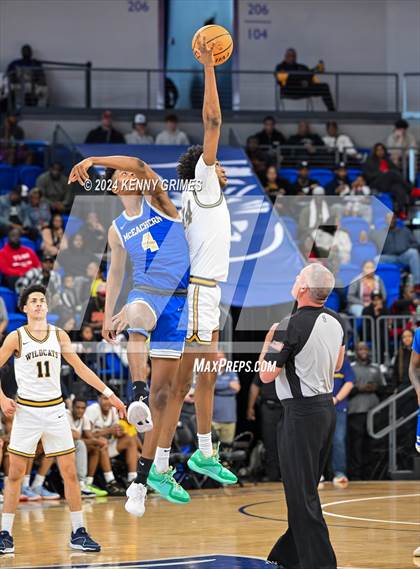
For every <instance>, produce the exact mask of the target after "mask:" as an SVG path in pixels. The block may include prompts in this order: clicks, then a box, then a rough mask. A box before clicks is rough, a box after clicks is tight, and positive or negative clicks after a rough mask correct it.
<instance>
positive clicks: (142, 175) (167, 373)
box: [69, 156, 190, 516]
mask: <svg viewBox="0 0 420 569" xmlns="http://www.w3.org/2000/svg"><path fill="white" fill-rule="evenodd" d="M96 165H100V166H104V167H106V168H107V171H106V177H107V179H109V180H111V181H112V184H113V191H115V193H117V194H119V196H120V199H121V201H122V203H123V206H124V211H123V212H122V214H121V215H119V216H118V217H117V218H116V219H115V220H114V221H113V224H112V226H111V227H110V229H109V232H108V243H109V246H110V248H111V265H110V269H109V271H108V277H107V295H106V303H105V321H104V326H103V337H104V338H105V339H106V340H107V341H109V342H113V341H115V328H116V327H115V323H114V322H113V314H114V309H115V305H116V302H117V300H118V295H119V293H120V291H121V287H122V282H123V278H124V273H125V267H126V260H127V258H129V259H130V261H131V266H132V272H133V274H132V276H133V289H132V290H131V292H130V293H129V296H128V300H127V305H126V308H125V318H126V320H127V323H128V332H129V342H128V361H129V367H130V372H131V378H132V381H133V392H134V399H135V401H134V402H133V403H132V404H131V405H130V407H129V412H128V413H127V417H128V420H129V421H130V422H131V423H133V424H135V425H136V426H137V427H138V430H139V431H143V432H145V439H144V444H143V451H142V457H141V458H140V460H139V464H138V471H137V477H136V479H135V481H134V482H133V483H132V484H131V485H130V487H129V488H128V490H127V496H128V501H127V503H126V510H127V511H128V512H130V513H133V514H135V515H137V516H141V515H143V513H144V499H145V496H146V481H147V480H148V477H149V484H150V482H152V483H153V475H154V470H153V469H152V464H153V460H154V459H155V460H156V461H157V462H158V461H159V459H160V457H159V456H158V453H159V449H158V452H157V453H156V448H157V444H158V439H159V435H160V434H161V432H163V433H165V430H168V429H169V430H171V429H172V424H173V423H174V421H175V423H176V421H177V419H178V417H177V416H176V417H172V412H171V411H167V403H168V400H169V399H170V398H172V397H177V398H179V394H178V393H175V392H176V391H177V390H179V389H180V387H179V386H178V384H177V383H176V377H177V372H178V366H179V361H180V358H181V356H182V353H183V350H184V342H185V337H186V332H187V324H188V310H187V307H186V306H185V304H186V300H187V289H188V283H189V265H190V260H189V250H188V245H187V241H186V238H185V233H184V228H183V225H182V220H181V218H180V216H179V214H178V212H177V209H176V207H175V206H174V205H173V203H172V202H171V200H170V199H169V197H168V194H167V192H165V191H164V190H163V188H162V187H161V183H160V178H159V177H158V176H157V174H156V173H155V172H154V171H153V170H152V169H151V168H150V167H149V166H148V165H147V164H145V163H144V162H143V161H141V160H139V159H137V158H132V157H126V156H107V157H99V158H87V159H85V160H83V161H82V162H80V163H79V164H77V165H76V166H75V167H74V168H73V170H72V172H71V173H70V177H69V181H70V182H72V181H78V182H79V183H81V184H84V182H86V180H87V179H88V177H89V175H88V169H89V168H90V167H91V166H96ZM138 182H153V183H151V184H146V183H142V184H140V183H138ZM142 194H145V195H142ZM184 308H185V309H184ZM148 337H150V356H151V358H152V381H151V390H150V397H149V399H148V402H149V405H150V410H151V415H150V413H149V408H148V407H147V405H146V404H145V402H146V401H147V390H146V378H147V374H146V366H147V346H146V340H147V338H148ZM152 419H153V429H152ZM155 453H156V457H155ZM153 468H154V467H153ZM149 474H150V476H149ZM165 488H166V493H167V495H166V497H167V499H169V500H170V501H173V502H176V503H185V502H188V501H189V500H190V498H189V495H188V493H187V492H186V491H185V490H183V488H182V487H181V486H179V485H178V484H177V483H176V481H175V479H174V477H173V470H172V469H170V470H169V471H168V472H166V473H165ZM139 504H140V505H141V507H139Z"/></svg>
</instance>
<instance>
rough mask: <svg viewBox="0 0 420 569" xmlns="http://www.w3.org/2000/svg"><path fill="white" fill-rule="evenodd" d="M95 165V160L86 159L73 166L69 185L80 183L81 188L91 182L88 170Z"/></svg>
mask: <svg viewBox="0 0 420 569" xmlns="http://www.w3.org/2000/svg"><path fill="white" fill-rule="evenodd" d="M92 165H93V160H92V159H91V158H85V159H84V160H82V161H81V162H79V163H78V164H76V166H73V168H72V169H71V172H70V175H69V181H68V183H69V184H71V183H72V182H79V184H80V185H81V186H83V184H84V183H85V182H86V180H89V174H88V170H89V168H90V167H91V166H92Z"/></svg>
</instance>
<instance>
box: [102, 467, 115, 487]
mask: <svg viewBox="0 0 420 569" xmlns="http://www.w3.org/2000/svg"><path fill="white" fill-rule="evenodd" d="M104 476H105V482H106V483H107V484H109V483H110V482H113V481H114V480H115V476H114V473H113V472H112V470H110V471H109V472H104Z"/></svg>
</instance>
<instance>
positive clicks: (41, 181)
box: [36, 162, 73, 213]
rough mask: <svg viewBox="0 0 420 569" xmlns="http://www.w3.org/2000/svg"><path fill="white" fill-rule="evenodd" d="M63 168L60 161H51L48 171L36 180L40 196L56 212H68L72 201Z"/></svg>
mask: <svg viewBox="0 0 420 569" xmlns="http://www.w3.org/2000/svg"><path fill="white" fill-rule="evenodd" d="M63 169H64V168H63V165H62V164H61V163H60V162H53V163H52V164H51V166H50V167H49V169H48V171H47V172H44V173H43V174H41V175H40V176H38V178H37V180H36V187H37V188H39V189H40V190H41V192H42V197H43V198H44V199H45V200H47V202H48V203H49V204H50V207H51V209H52V211H53V212H56V213H68V212H69V211H70V208H71V204H72V203H73V194H72V191H71V187H70V186H69V185H68V183H67V177H66V176H65V175H64V174H63Z"/></svg>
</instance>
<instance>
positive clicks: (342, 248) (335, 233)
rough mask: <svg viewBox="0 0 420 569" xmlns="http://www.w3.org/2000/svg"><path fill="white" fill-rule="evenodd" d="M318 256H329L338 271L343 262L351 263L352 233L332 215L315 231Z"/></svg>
mask: <svg viewBox="0 0 420 569" xmlns="http://www.w3.org/2000/svg"><path fill="white" fill-rule="evenodd" d="M314 245H315V248H316V252H317V254H316V257H317V258H324V259H325V258H328V260H329V262H330V264H331V265H332V267H333V268H334V271H337V270H338V269H339V267H340V265H342V264H346V263H350V259H351V250H352V242H351V239H350V235H349V234H348V232H347V231H346V230H345V229H342V228H341V224H340V219H339V218H338V217H333V216H331V217H330V218H329V219H328V220H327V222H326V223H325V224H321V225H320V226H319V227H318V230H317V231H316V233H315V243H314Z"/></svg>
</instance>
